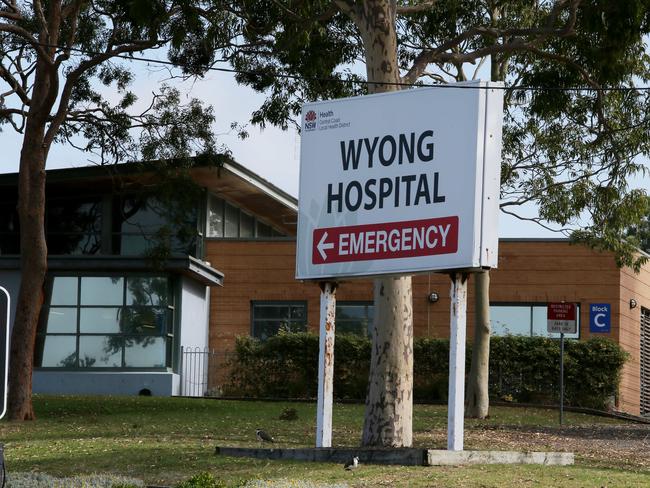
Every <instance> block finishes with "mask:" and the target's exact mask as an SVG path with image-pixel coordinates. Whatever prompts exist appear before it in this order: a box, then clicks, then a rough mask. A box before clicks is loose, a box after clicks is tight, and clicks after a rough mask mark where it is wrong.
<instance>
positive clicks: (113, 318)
mask: <svg viewBox="0 0 650 488" xmlns="http://www.w3.org/2000/svg"><path fill="white" fill-rule="evenodd" d="M121 310H122V309H121V308H119V307H112V308H83V307H82V308H81V310H80V314H81V317H80V321H79V330H80V331H81V333H82V334H83V333H86V334H98V333H100V334H102V333H103V334H117V333H119V332H120V314H121V312H120V311H121Z"/></svg>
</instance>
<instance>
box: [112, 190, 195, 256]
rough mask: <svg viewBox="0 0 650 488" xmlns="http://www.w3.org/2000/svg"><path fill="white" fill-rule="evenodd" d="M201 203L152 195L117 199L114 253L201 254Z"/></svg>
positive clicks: (114, 223) (114, 218)
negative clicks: (153, 251)
mask: <svg viewBox="0 0 650 488" xmlns="http://www.w3.org/2000/svg"><path fill="white" fill-rule="evenodd" d="M197 211H198V207H197V205H193V204H192V202H187V201H183V200H181V199H180V198H179V199H178V201H175V200H173V199H169V198H168V199H167V201H162V200H161V199H159V198H156V197H154V196H152V195H130V196H125V197H121V198H116V199H115V202H114V209H113V243H112V244H113V254H121V255H143V254H146V253H148V252H151V251H152V250H156V249H163V250H166V251H168V252H172V253H182V254H191V255H194V256H196V255H198V252H197V239H198V228H197V222H198V220H197Z"/></svg>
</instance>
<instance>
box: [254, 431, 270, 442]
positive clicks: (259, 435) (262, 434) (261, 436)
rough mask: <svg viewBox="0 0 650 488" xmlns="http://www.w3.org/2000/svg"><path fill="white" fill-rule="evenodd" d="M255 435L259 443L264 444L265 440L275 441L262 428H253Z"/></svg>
mask: <svg viewBox="0 0 650 488" xmlns="http://www.w3.org/2000/svg"><path fill="white" fill-rule="evenodd" d="M255 437H257V440H258V441H260V444H264V443H265V442H271V443H272V442H275V441H274V440H273V437H271V436H270V435H268V434H267V433H266V432H264V431H263V430H262V429H256V430H255Z"/></svg>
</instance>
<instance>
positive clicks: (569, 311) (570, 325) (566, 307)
mask: <svg viewBox="0 0 650 488" xmlns="http://www.w3.org/2000/svg"><path fill="white" fill-rule="evenodd" d="M576 316H577V307H576V304H575V303H566V302H556V303H549V304H547V305H546V331H547V332H548V333H556V334H575V333H576V332H577V331H578V327H577V325H576Z"/></svg>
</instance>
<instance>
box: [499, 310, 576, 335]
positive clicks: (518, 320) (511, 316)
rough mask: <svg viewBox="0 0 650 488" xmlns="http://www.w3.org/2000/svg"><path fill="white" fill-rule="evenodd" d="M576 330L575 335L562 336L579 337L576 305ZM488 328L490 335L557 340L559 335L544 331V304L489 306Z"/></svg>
mask: <svg viewBox="0 0 650 488" xmlns="http://www.w3.org/2000/svg"><path fill="white" fill-rule="evenodd" d="M577 307H578V309H577V320H576V322H577V330H578V332H577V333H575V334H564V337H566V338H573V339H577V338H579V337H580V305H579V304H578V305H577ZM490 326H491V328H492V335H495V336H505V335H520V336H528V337H531V336H542V337H552V338H559V337H560V334H553V333H550V334H549V333H548V332H547V331H546V304H545V303H511V304H509V303H503V304H500V303H497V304H492V305H490Z"/></svg>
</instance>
